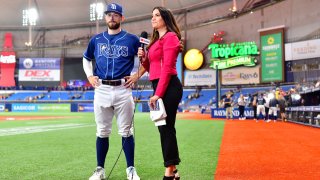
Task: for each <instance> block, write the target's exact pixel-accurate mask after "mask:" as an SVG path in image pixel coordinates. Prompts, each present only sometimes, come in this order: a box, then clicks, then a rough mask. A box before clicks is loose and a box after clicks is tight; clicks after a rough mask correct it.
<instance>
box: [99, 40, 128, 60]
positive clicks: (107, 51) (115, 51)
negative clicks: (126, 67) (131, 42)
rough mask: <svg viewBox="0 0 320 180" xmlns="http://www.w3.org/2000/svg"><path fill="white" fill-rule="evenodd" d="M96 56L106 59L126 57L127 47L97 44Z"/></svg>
mask: <svg viewBox="0 0 320 180" xmlns="http://www.w3.org/2000/svg"><path fill="white" fill-rule="evenodd" d="M98 54H99V56H104V57H106V58H118V57H120V56H124V57H127V56H128V47H127V46H119V45H108V44H105V43H99V44H98Z"/></svg>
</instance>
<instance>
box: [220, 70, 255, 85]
mask: <svg viewBox="0 0 320 180" xmlns="http://www.w3.org/2000/svg"><path fill="white" fill-rule="evenodd" d="M259 70H260V67H259V66H256V67H251V68H249V67H238V68H233V69H225V70H222V71H221V83H222V84H223V85H234V84H258V83H260V72H259Z"/></svg>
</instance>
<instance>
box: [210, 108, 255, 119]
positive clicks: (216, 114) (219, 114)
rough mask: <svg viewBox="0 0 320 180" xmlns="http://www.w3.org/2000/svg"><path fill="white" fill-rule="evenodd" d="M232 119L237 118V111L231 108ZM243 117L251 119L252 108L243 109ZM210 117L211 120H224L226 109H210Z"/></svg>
mask: <svg viewBox="0 0 320 180" xmlns="http://www.w3.org/2000/svg"><path fill="white" fill-rule="evenodd" d="M232 114H233V118H238V117H239V114H240V113H239V109H238V108H233V111H232ZM244 116H245V117H246V118H253V109H252V108H245V109H244ZM211 117H212V118H225V117H226V109H225V108H212V109H211Z"/></svg>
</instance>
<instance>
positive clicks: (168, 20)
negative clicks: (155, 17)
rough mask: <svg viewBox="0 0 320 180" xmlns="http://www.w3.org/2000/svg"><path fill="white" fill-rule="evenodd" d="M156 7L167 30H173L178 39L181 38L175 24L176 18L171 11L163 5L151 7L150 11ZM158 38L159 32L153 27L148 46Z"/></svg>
mask: <svg viewBox="0 0 320 180" xmlns="http://www.w3.org/2000/svg"><path fill="white" fill-rule="evenodd" d="M155 9H157V10H158V11H159V12H160V15H161V17H162V19H163V21H164V23H165V25H166V27H167V30H168V32H174V33H175V34H176V35H177V36H178V38H179V40H180V39H181V33H180V29H179V27H178V25H177V22H176V20H175V19H174V16H173V14H172V12H171V11H170V10H168V9H166V8H165V7H155V8H153V10H152V12H153V11H154V10H155ZM158 39H159V32H158V31H157V30H156V29H153V33H152V36H151V42H150V44H149V45H148V48H149V47H151V46H152V44H153V43H154V42H155V41H157V40H158Z"/></svg>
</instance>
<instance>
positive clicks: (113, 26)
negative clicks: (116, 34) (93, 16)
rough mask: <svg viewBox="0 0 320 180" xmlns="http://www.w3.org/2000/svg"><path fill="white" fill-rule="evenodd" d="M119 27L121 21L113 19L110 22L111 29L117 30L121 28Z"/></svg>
mask: <svg viewBox="0 0 320 180" xmlns="http://www.w3.org/2000/svg"><path fill="white" fill-rule="evenodd" d="M119 27H120V23H118V22H114V21H111V22H109V23H108V28H109V29H112V30H115V29H119Z"/></svg>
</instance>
